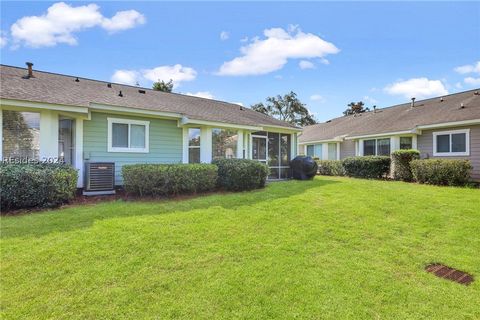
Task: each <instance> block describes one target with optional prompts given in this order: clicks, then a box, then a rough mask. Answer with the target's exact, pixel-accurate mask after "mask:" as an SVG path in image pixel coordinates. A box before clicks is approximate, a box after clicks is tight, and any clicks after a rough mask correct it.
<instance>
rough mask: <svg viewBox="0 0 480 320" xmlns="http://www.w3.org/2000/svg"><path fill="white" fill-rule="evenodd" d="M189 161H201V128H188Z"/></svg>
mask: <svg viewBox="0 0 480 320" xmlns="http://www.w3.org/2000/svg"><path fill="white" fill-rule="evenodd" d="M188 163H200V129H199V128H189V129H188Z"/></svg>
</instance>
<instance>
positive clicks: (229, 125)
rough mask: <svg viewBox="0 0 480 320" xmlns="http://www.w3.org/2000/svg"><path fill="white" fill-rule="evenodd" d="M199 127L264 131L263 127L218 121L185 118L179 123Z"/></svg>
mask: <svg viewBox="0 0 480 320" xmlns="http://www.w3.org/2000/svg"><path fill="white" fill-rule="evenodd" d="M185 125H189V126H198V125H203V126H211V127H212V128H218V129H223V128H227V129H232V128H233V129H237V130H239V129H245V130H253V131H262V130H263V128H262V127H257V126H247V125H241V124H234V123H225V122H218V121H207V120H196V119H190V118H188V117H185V116H183V117H182V118H181V120H180V121H179V126H185Z"/></svg>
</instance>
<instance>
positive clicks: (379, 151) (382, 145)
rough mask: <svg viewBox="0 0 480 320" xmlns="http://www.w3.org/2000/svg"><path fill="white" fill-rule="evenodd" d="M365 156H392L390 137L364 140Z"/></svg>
mask: <svg viewBox="0 0 480 320" xmlns="http://www.w3.org/2000/svg"><path fill="white" fill-rule="evenodd" d="M363 155H364V156H390V138H383V139H370V140H363Z"/></svg>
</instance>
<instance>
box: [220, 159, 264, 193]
mask: <svg viewBox="0 0 480 320" xmlns="http://www.w3.org/2000/svg"><path fill="white" fill-rule="evenodd" d="M213 163H214V164H215V165H217V166H218V183H217V185H218V187H220V188H222V189H225V190H230V191H243V190H252V189H258V188H263V187H265V182H266V180H267V176H268V174H269V172H270V170H269V168H268V166H267V165H266V164H263V163H261V162H258V161H256V160H248V159H217V160H214V161H213Z"/></svg>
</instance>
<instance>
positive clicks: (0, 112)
mask: <svg viewBox="0 0 480 320" xmlns="http://www.w3.org/2000/svg"><path fill="white" fill-rule="evenodd" d="M0 126H1V127H0V161H3V108H2V106H1V105H0Z"/></svg>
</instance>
